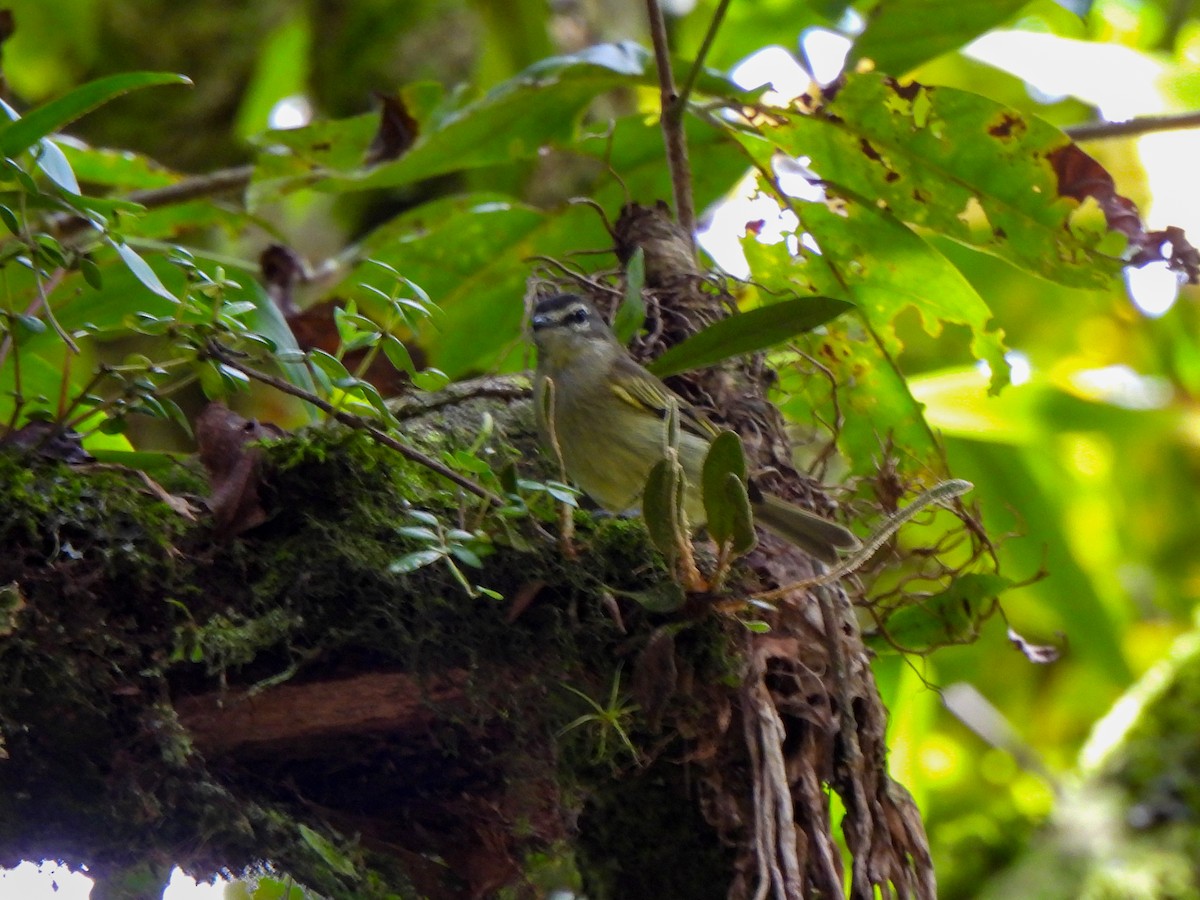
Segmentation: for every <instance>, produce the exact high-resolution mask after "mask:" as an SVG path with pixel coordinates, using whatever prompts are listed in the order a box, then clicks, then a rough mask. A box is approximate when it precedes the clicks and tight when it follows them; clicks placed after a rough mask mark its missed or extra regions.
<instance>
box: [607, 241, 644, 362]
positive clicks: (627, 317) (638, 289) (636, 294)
mask: <svg viewBox="0 0 1200 900" xmlns="http://www.w3.org/2000/svg"><path fill="white" fill-rule="evenodd" d="M645 284H646V253H645V251H644V250H643V249H642V248H641V247H640V246H639V247H638V248H637V249H636V250H634V251H633V256H631V257H630V258H629V263H628V264H627V265H626V266H625V296H624V298H623V299H622V300H621V305H620V306H618V307H617V314H616V316H615V317H614V318H613V333H614V334H616V336H617V340H618V341H620V342H621V343H622V344H628V343H629V342H630V341H631V340H633V337H634V335H636V334H637V333H638V332H639V331H641V330H642V325H643V324H644V323H645V321H646V301H645V300H643V299H642V288H643V287H644V286H645Z"/></svg>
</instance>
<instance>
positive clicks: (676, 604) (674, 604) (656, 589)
mask: <svg viewBox="0 0 1200 900" xmlns="http://www.w3.org/2000/svg"><path fill="white" fill-rule="evenodd" d="M610 590H612V592H613V593H614V594H616V595H617V596H619V597H628V598H629V599H630V600H632V601H633V602H634V603H636V604H638V606H640V607H642V609H644V610H646V611H647V612H652V613H670V612H675V610H677V609H679V608H680V607H681V606H683V604H684V601H686V600H687V592H686V591H684V589H683V586H682V585H681V584H679V583H678V582H676V581H672V580H670V579H661V580H659V581H657V582H656V583H655V584H654V586H653V587H649V588H646V589H645V590H642V591H618V590H616V589H615V588H610Z"/></svg>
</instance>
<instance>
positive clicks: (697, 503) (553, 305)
mask: <svg viewBox="0 0 1200 900" xmlns="http://www.w3.org/2000/svg"><path fill="white" fill-rule="evenodd" d="M531 324H532V326H533V342H534V344H535V346H536V347H537V351H538V362H537V371H536V373H535V375H534V380H533V387H534V398H535V402H534V406H535V410H536V415H537V420H538V429H539V431H540V433H541V438H542V443H543V444H544V445H546V446H547V447H548V448H552V449H555V450H556V452H560V453H561V455H562V464H563V467H564V468H565V469H566V472H567V475H568V476H569V477H570V478H571V480H573V481H574V482H575V483H576V484H577V485H578V486H579V487H580V488H582V489H583V491H584V492H585V493H586V494H587V495H588V496H589V497H591V498H592V499H593V500H595V501H596V503H598V504H599V505H600V506H602V507H604V508H605V509H608V510H611V511H614V512H625V511H627V510H630V509H634V508H636V507H637V506H638V505H639V503H640V500H641V496H642V491H643V489H644V488H645V486H646V477H647V475H648V474H649V472H650V469H651V468H652V467H653V466H654V464H655V463H657V462H658V461H659V460H660V459H662V457H663V454H664V448H665V445H666V436H665V429H666V426H665V418H666V416H667V412H668V410H669V408H670V406H671V402H672V400H673V401H674V403H675V405H676V406H677V408H678V410H679V424H680V428H679V447H678V452H679V462H680V464H681V465H682V466H683V471H684V474H685V476H686V478H687V482H688V489H687V493H686V494H685V496H684V510H685V512H686V514H687V518H688V521H689V523H690V524H691V525H692V526H693V527H699V526H701V525H703V524H704V520H705V512H704V499H703V496H702V495H701V491H700V483H701V480H700V479H701V472H702V471H703V467H704V457H705V455H706V454H707V453H708V448H709V444H710V443H711V441H712V439H713V438H714V437H716V435H717V434H718V433H719V431H718V429H717V428H716V426H714V425H713V424H712V423H711V422H709V421H708V420H707V419H706V418H704V416H703V415H701V414H700V413H699V411H697V410H696V409H695V408H694V407H692V406H691V405H690V404H689V403H688V402H687V401H686V400H684V399H683V398H682V397H680V396H679V395H678V394H676V393H674V392H673V391H672V390H671V389H670V388H669V387H667V386H666V385H665V384H663V383H662V381H660V380H659V379H658V378H656V377H654V376H653V375H651V374H650V372H648V371H647V370H646V369H645V368H643V367H642V366H640V365H638V363H637V362H635V361H634V359H633V357H631V356H630V355H629V353H628V352H627V351H626V350H625V348H624V347H623V346H622V345H621V343H620V341H618V340H617V338H616V335H614V334H613V332H612V329H611V328H610V327H609V326H608V324H607V323H606V322H605V321H604V319H603V318H601V316H600V314H599V313H598V312H597V310H596V308H595V307H594V306H593V305H592V304H591V303H590V302H589V301H588V300H586V299H584V298H583V297H580V296H577V295H575V294H559V295H557V296H553V297H546V298H543V299H541V300H539V301H538V302H537V304H536V306H535V307H534V310H533V318H532V320H531ZM551 383H552V385H553V388H552V390H551V392H550V393H551V397H550V398H549V400H550V402H546V401H547V399H548V398H547V390H548V388H549V386H550V384H551ZM547 407H550V408H547ZM548 416H549V417H552V419H553V421H552V422H549V421H547V417H548ZM551 435H553V437H552V436H551ZM747 488H748V490H749V494H750V498H751V504H752V508H753V510H754V517H755V521H756V522H758V523H759V524H761V525H763V526H764V527H765V528H766V529H767V530H768V531H771V532H772V533H774V534H776V535H778V536H779V537H782V538H784V539H785V540H787V541H789V542H791V543H792V544H795V545H796V546H798V547H800V548H801V549H802V550H804V551H805V552H807V553H809V554H810V555H811V556H813V557H815V558H816V559H819V560H822V561H823V562H826V563H833V562H835V561H836V560H837V558H838V555H837V554H838V551H839V550H853V549H856V548H857V547H859V541H858V538H857V537H855V535H854V534H853V533H852V532H851V531H849V530H848V529H846V528H843V527H842V526H841V525H838V524H837V523H835V522H830V521H828V520H826V519H822V518H821V517H820V516H817V515H815V514H813V513H811V512H808V511H807V510H805V509H801V508H800V507H799V506H796V505H795V504H792V503H788V502H787V501H786V500H782V499H780V498H779V497H775V496H772V495H770V494H765V493H763V492H761V491H759V490H757V489H755V488H753V486H751V485H747Z"/></svg>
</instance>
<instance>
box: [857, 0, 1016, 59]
mask: <svg viewBox="0 0 1200 900" xmlns="http://www.w3.org/2000/svg"><path fill="white" fill-rule="evenodd" d="M1028 2H1029V0H989V2H987V3H964V2H962V0H888V2H886V3H878V4H876V5H875V7H874V8H873V9H872V10H871V11H870V12H869V13H868V14H867V15H866V20H867V24H866V27H865V28H864V29H863V32H862V34H860V35H859V36H858V38H857V39H856V40H855V41H854V47H853V49H851V51H850V56H849V57H848V59H847V61H846V62H847V65H846V68H847V69H850V70H853V69H854V67H855V64H856V63H858V62H859V61H860V60H866V59H869V60H871V62H872V63H873V64H874V67H875V69H876V70H878V71H881V72H889V73H891V74H893V75H903V74H904V73H905V72H907V71H908V70H909V69H912V68H914V67H915V66H918V65H920V64H921V63H923V62H925V61H927V60H930V59H933V58H934V57H935V56H939V55H941V54H942V53H945V52H947V51H949V50H955V49H957V48H959V47H961V46H963V45H964V44H967V43H969V42H970V41H971V40H972V39H974V38H976V37H978V36H979V35H981V34H983V33H984V32H985V31H990V30H991V29H993V28H995V27H996V26H997V25H1000V24H1001V23H1003V22H1004V21H1005V20H1006V19H1008V18H1009V17H1010V16H1012V15H1013V14H1015V13H1016V12H1017V11H1018V10H1019V9H1020V8H1021V7H1023V6H1026V5H1028Z"/></svg>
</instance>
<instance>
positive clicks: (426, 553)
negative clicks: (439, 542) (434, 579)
mask: <svg viewBox="0 0 1200 900" xmlns="http://www.w3.org/2000/svg"><path fill="white" fill-rule="evenodd" d="M445 555H446V553H445V551H444V550H416V551H414V552H412V553H406V554H404V556H401V557H400V558H399V559H397V560H395V561H394V562H393V563H392V564H391V565H389V566H388V571H389V572H391V573H392V574H393V575H407V574H408V573H409V572H415V571H416V570H417V569H421V568H424V567H425V566H428V565H431V564H433V563H435V562H437V561H438V560H439V559H441V558H442V557H443V556H445Z"/></svg>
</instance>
